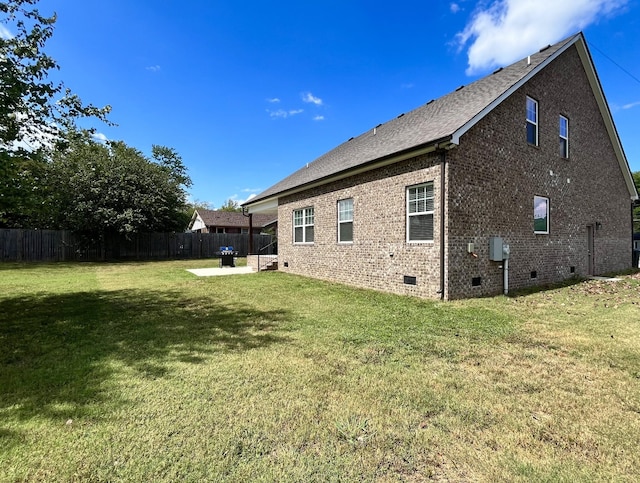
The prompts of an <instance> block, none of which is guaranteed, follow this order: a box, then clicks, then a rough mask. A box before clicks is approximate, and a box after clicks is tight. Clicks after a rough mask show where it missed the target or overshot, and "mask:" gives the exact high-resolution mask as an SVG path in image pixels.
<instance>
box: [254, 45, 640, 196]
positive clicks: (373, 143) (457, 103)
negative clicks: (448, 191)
mask: <svg viewBox="0 0 640 483" xmlns="http://www.w3.org/2000/svg"><path fill="white" fill-rule="evenodd" d="M573 45H575V46H576V47H577V49H578V53H579V55H580V58H581V59H582V63H583V66H584V68H585V72H586V73H587V77H588V78H589V82H590V84H591V88H592V90H593V92H594V95H595V97H596V101H597V102H598V106H599V108H600V112H601V114H602V116H603V119H604V122H605V125H606V127H607V131H608V133H609V136H610V138H611V141H612V144H613V147H614V151H615V153H616V157H617V159H618V163H619V165H620V168H621V170H622V172H623V176H624V177H625V181H626V183H627V188H628V190H629V194H630V196H631V198H632V199H637V197H638V195H637V192H636V189H635V186H634V183H633V178H632V176H631V171H630V169H629V164H628V162H627V158H626V156H625V154H624V151H623V149H622V145H621V143H620V139H619V137H618V133H617V131H616V129H615V126H614V124H613V118H612V117H611V112H610V111H609V107H608V105H607V102H606V100H605V98H604V94H603V92H602V87H601V85H600V81H599V80H598V77H597V74H596V72H595V69H594V66H593V62H592V60H591V56H590V54H589V52H588V50H587V47H586V41H585V39H584V36H583V35H582V33H579V34H576V35H574V36H572V37H569V38H568V39H565V40H563V41H561V42H558V43H557V44H555V45H552V46H548V47H546V48H543V49H541V50H540V51H539V52H537V53H535V54H533V55H531V56H529V57H527V58H525V59H522V60H520V61H518V62H516V63H514V64H512V65H510V66H508V67H504V68H501V69H498V70H496V71H495V72H494V73H493V74H491V75H488V76H486V77H484V78H482V79H479V80H477V81H475V82H473V83H471V84H469V85H467V86H463V87H459V88H458V89H456V90H455V91H454V92H451V93H450V94H447V95H445V96H443V97H441V98H439V99H436V100H433V101H429V102H428V103H427V104H425V105H423V106H421V107H419V108H417V109H415V110H413V111H411V112H408V113H406V114H401V115H400V116H398V117H397V118H396V119H393V120H391V121H389V122H386V123H384V124H379V125H378V126H376V127H375V128H373V129H370V130H369V131H367V132H365V133H364V134H361V135H360V136H358V137H356V138H351V139H350V140H349V141H347V142H345V143H343V144H341V145H340V146H338V147H337V148H335V149H333V150H332V151H329V152H328V153H326V154H324V155H322V156H320V157H319V158H317V159H316V160H315V161H313V162H311V163H308V164H307V165H306V166H305V167H303V168H301V169H299V170H298V171H296V172H295V173H293V174H291V175H290V176H288V177H287V178H285V179H283V180H282V181H280V182H278V183H276V184H275V185H273V186H271V187H270V188H268V189H267V190H265V191H263V192H262V193H260V194H259V195H257V196H256V197H254V198H252V199H251V200H250V201H248V202H246V203H245V205H246V206H249V207H252V206H254V205H258V204H260V203H262V204H265V205H266V204H267V203H268V202H269V201H272V200H274V199H277V198H278V197H279V196H282V195H285V194H290V193H295V192H297V191H300V190H302V189H306V188H309V187H312V186H317V185H320V184H324V183H325V182H329V181H333V180H335V179H340V178H341V177H346V176H349V175H351V174H354V172H360V171H366V170H368V169H373V168H376V167H378V166H380V165H383V164H390V163H392V162H396V161H399V160H401V159H406V158H408V157H412V156H416V155H417V154H420V152H417V151H420V150H421V149H424V151H425V152H428V151H430V150H431V151H432V150H433V149H434V147H438V146H440V147H446V146H452V145H457V144H459V142H460V137H461V136H462V135H463V134H464V133H465V132H467V131H468V130H469V129H471V128H472V127H473V126H474V125H475V124H476V123H477V122H478V121H480V120H481V119H482V118H483V117H484V116H486V115H487V114H488V113H489V112H490V111H491V110H493V109H494V108H495V107H496V106H497V105H499V104H500V103H501V102H502V101H503V100H504V99H506V98H507V97H508V96H509V95H511V94H512V93H513V92H514V91H515V90H517V89H518V88H520V87H521V86H522V85H523V84H524V83H525V82H527V81H528V80H529V79H530V78H531V77H533V76H534V75H535V74H536V73H538V72H539V71H540V70H542V69H543V68H544V67H545V66H547V65H548V64H549V63H550V62H551V61H552V60H554V59H555V58H557V57H558V56H559V55H560V54H562V53H563V52H564V51H566V50H567V49H568V48H569V47H571V46H573ZM381 163H382V164H381Z"/></svg>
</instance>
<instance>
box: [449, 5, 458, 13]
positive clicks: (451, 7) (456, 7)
mask: <svg viewBox="0 0 640 483" xmlns="http://www.w3.org/2000/svg"><path fill="white" fill-rule="evenodd" d="M449 9H450V10H451V13H458V12H459V11H460V5H458V4H457V3H452V4H451V5H449Z"/></svg>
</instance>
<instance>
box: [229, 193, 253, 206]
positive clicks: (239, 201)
mask: <svg viewBox="0 0 640 483" xmlns="http://www.w3.org/2000/svg"><path fill="white" fill-rule="evenodd" d="M242 191H245V190H242ZM255 197H256V194H255V193H252V194H250V195H249V196H248V197H247V198H246V199H245V198H244V197H243V198H240V197H239V196H238V194H237V193H236V194H233V195H231V196H228V197H227V200H231V201H235V202H236V203H238V204H239V205H241V204H243V203H246V202H247V201H249V200H251V199H253V198H255Z"/></svg>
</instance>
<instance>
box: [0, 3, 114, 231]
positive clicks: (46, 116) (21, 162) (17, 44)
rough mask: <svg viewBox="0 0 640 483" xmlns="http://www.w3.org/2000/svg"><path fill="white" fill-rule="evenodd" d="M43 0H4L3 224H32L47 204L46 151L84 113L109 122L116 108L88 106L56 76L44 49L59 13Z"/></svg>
mask: <svg viewBox="0 0 640 483" xmlns="http://www.w3.org/2000/svg"><path fill="white" fill-rule="evenodd" d="M36 3H37V0H11V1H0V26H2V27H3V28H2V31H0V227H2V226H10V227H11V226H25V225H30V224H31V220H32V219H33V212H34V210H36V211H37V210H38V207H39V206H40V204H41V201H42V200H41V199H40V198H39V196H40V194H41V190H40V186H41V176H42V172H43V170H44V169H45V166H44V163H45V161H46V156H45V154H44V153H45V152H46V150H47V148H49V147H50V145H51V144H52V143H54V142H55V140H56V139H57V138H58V136H59V134H60V132H64V131H65V130H67V129H69V128H73V127H74V126H75V123H76V120H77V119H78V118H81V117H96V118H98V119H100V120H102V121H105V122H107V123H109V122H108V120H107V118H106V116H107V114H108V113H109V112H110V109H111V108H110V107H109V106H106V107H103V108H97V107H95V106H93V105H84V104H83V103H82V101H81V100H80V98H78V96H77V95H75V94H73V93H72V92H71V91H70V90H69V89H67V88H66V87H65V86H64V84H63V83H61V82H53V81H51V80H50V73H51V72H52V71H55V70H58V69H59V66H58V64H57V63H56V61H55V60H54V59H53V58H52V57H50V56H49V55H47V54H46V53H45V52H44V51H43V49H44V46H45V44H46V42H47V40H49V38H51V36H52V35H53V30H54V25H55V22H56V16H55V15H52V16H44V15H42V14H40V12H39V11H38V10H37V9H36V8H34V7H33V6H34V5H35V4H36Z"/></svg>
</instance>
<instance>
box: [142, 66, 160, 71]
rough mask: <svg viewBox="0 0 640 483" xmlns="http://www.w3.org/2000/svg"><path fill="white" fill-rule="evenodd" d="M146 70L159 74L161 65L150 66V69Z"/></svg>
mask: <svg viewBox="0 0 640 483" xmlns="http://www.w3.org/2000/svg"><path fill="white" fill-rule="evenodd" d="M145 69H146V70H149V71H151V72H158V71H159V70H160V66H159V65H150V66H149V67H145Z"/></svg>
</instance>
